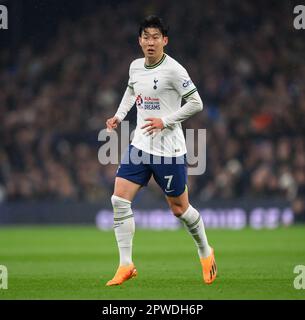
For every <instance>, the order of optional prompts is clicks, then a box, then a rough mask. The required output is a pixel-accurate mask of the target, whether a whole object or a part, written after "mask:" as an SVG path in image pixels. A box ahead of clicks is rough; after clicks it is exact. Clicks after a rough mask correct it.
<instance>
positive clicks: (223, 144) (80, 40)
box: [0, 0, 305, 213]
mask: <svg viewBox="0 0 305 320" xmlns="http://www.w3.org/2000/svg"><path fill="white" fill-rule="evenodd" d="M178 2H179V3H180V2H181V3H180V5H179V3H177V4H176V3H175V6H173V5H172V4H170V2H165V1H160V0H158V1H154V2H153V4H149V5H148V4H145V5H144V3H143V2H141V1H133V2H129V1H119V2H117V3H116V4H112V5H109V4H107V3H106V2H105V3H104V2H103V3H102V4H101V6H100V7H99V10H96V11H95V12H94V13H92V14H91V15H86V16H83V17H82V18H81V19H79V20H77V21H72V20H69V19H68V18H67V19H65V20H64V21H62V23H61V24H60V25H59V26H58V29H57V32H56V34H55V35H54V36H53V37H51V38H49V39H47V42H46V44H45V45H44V47H43V49H41V50H39V49H37V46H34V45H33V44H31V43H25V44H23V45H22V47H21V48H20V50H19V51H18V54H17V55H16V58H15V59H14V60H13V61H12V59H11V55H10V51H9V50H8V49H5V48H1V49H0V68H1V72H0V88H1V90H0V123H1V127H0V141H1V143H0V201H1V200H2V201H10V200H18V199H28V200H33V199H34V200H35V199H71V200H88V201H103V200H105V199H107V200H109V196H110V195H111V193H112V188H113V182H114V175H115V171H116V168H117V166H116V165H107V166H102V165H101V164H99V162H98V159H97V153H98V148H99V146H100V143H99V142H98V141H97V135H98V132H99V130H101V129H102V128H104V126H105V120H106V119H107V118H108V117H110V116H112V115H113V114H114V112H115V111H116V109H117V107H118V104H119V102H120V99H121V97H122V94H123V92H124V90H125V87H126V84H127V77H128V67H129V64H130V62H131V61H132V60H133V59H135V58H137V57H141V51H140V49H139V47H138V44H137V31H138V29H137V28H138V22H139V21H141V19H142V18H143V17H144V16H145V15H147V14H151V13H156V14H159V15H160V16H162V17H163V18H164V20H165V21H166V22H167V23H168V24H169V26H170V33H169V35H170V41H169V45H168V48H167V52H168V54H169V55H171V56H172V57H174V58H175V59H176V60H178V61H179V62H181V63H182V64H183V65H184V66H185V67H186V68H187V70H188V71H189V74H190V75H191V77H192V80H193V81H194V83H195V84H196V85H197V88H198V91H199V93H200V95H201V97H202V99H203V101H204V105H205V108H204V111H203V112H201V114H198V115H196V117H193V118H191V119H189V120H188V121H187V122H185V123H184V127H185V128H188V127H189V128H206V129H207V168H206V172H205V173H204V174H203V175H200V176H190V177H189V189H190V192H191V196H192V197H196V198H197V199H200V200H202V201H206V200H209V199H218V198H224V199H231V198H236V197H269V196H272V197H281V198H286V199H287V200H289V201H292V203H293V206H294V209H295V211H296V212H300V213H302V212H304V211H305V204H304V198H305V126H304V119H305V86H304V79H305V63H304V53H305V41H304V33H303V34H302V33H300V32H298V31H296V30H294V29H293V10H292V8H290V7H289V4H288V3H287V2H286V1H277V2H276V6H273V5H274V1H268V2H267V1H262V0H259V1H255V2H249V1H245V2H238V3H237V2H234V3H233V2H231V1H217V2H216V1H214V2H212V1H209V2H204V5H203V4H202V3H201V2H200V1H194V0H190V1H187V2H182V1H178ZM288 7H289V8H288ZM290 9H291V10H290ZM126 12H128V14H126ZM133 115H135V114H133ZM131 118H132V117H129V119H131ZM152 188H153V189H154V186H153V187H152ZM155 190H157V188H155ZM156 193H157V194H158V195H159V196H160V197H163V196H162V193H161V192H160V191H156Z"/></svg>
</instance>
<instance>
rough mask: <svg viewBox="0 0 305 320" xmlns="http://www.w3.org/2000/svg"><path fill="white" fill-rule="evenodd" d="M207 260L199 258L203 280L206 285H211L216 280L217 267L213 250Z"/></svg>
mask: <svg viewBox="0 0 305 320" xmlns="http://www.w3.org/2000/svg"><path fill="white" fill-rule="evenodd" d="M211 249H212V252H211V254H210V255H209V256H208V257H207V258H200V262H201V266H202V275H203V280H204V282H205V283H206V284H211V283H212V282H213V281H214V280H215V279H216V274H217V266H216V261H215V256H214V249H213V248H211Z"/></svg>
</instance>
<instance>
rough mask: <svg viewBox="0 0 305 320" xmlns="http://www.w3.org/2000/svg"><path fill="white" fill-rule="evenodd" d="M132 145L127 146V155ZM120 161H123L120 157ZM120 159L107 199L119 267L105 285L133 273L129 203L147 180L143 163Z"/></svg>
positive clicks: (131, 218) (148, 175)
mask: <svg viewBox="0 0 305 320" xmlns="http://www.w3.org/2000/svg"><path fill="white" fill-rule="evenodd" d="M131 149H132V148H129V151H128V154H127V156H129V152H130V150H131ZM123 162H124V161H123ZM123 162H122V163H121V165H120V166H119V169H118V171H117V176H116V179H115V186H114V192H113V195H112V197H111V203H112V207H113V212H114V217H113V219H114V233H115V237H116V241H117V245H118V249H119V255H120V263H119V268H118V270H117V272H116V274H115V276H114V278H113V279H111V280H110V281H108V282H107V286H112V285H119V284H121V283H123V282H124V281H126V280H128V279H130V278H132V277H134V276H136V274H137V271H136V268H135V266H134V264H133V261H132V241H133V235H134V232H135V221H134V216H133V212H132V209H131V203H132V201H133V199H134V197H135V195H136V194H137V192H138V191H139V189H140V188H141V186H144V185H146V184H147V183H148V181H149V178H150V175H151V174H150V172H148V171H147V168H146V167H145V166H143V165H141V164H140V165H139V164H138V165H134V164H133V163H132V162H131V161H130V162H128V163H123Z"/></svg>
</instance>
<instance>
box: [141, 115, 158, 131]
mask: <svg viewBox="0 0 305 320" xmlns="http://www.w3.org/2000/svg"><path fill="white" fill-rule="evenodd" d="M144 120H145V121H148V122H147V123H146V124H144V126H142V127H141V129H145V128H147V129H146V130H145V133H146V134H147V135H151V134H153V133H154V132H156V131H161V130H163V129H164V124H163V121H162V120H161V118H146V119H144Z"/></svg>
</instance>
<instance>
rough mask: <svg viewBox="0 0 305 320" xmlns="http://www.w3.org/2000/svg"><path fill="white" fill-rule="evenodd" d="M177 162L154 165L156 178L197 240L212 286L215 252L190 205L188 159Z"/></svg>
mask: <svg viewBox="0 0 305 320" xmlns="http://www.w3.org/2000/svg"><path fill="white" fill-rule="evenodd" d="M174 159H175V160H173V164H171V165H168V164H161V165H154V166H153V167H154V178H155V180H156V182H157V183H158V184H159V186H160V187H161V189H162V190H163V192H164V193H165V196H166V200H167V202H168V204H169V207H170V209H171V211H172V212H173V214H174V215H175V216H176V217H177V218H179V219H180V220H181V221H182V222H183V224H184V225H185V227H186V229H187V230H188V231H189V233H190V234H191V236H192V238H193V239H194V241H195V244H196V246H197V249H198V254H199V257H200V261H201V264H202V267H203V275H204V281H205V282H206V283H212V282H213V281H214V279H215V277H216V263H215V259H214V253H213V249H212V248H211V247H210V246H209V243H208V239H207V236H206V232H205V227H204V223H203V220H202V217H201V215H200V214H199V212H198V211H197V210H196V209H195V208H194V207H193V206H192V205H191V204H190V203H189V198H188V190H187V186H186V183H187V165H186V158H185V157H183V160H182V159H181V158H180V159H178V158H174Z"/></svg>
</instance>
